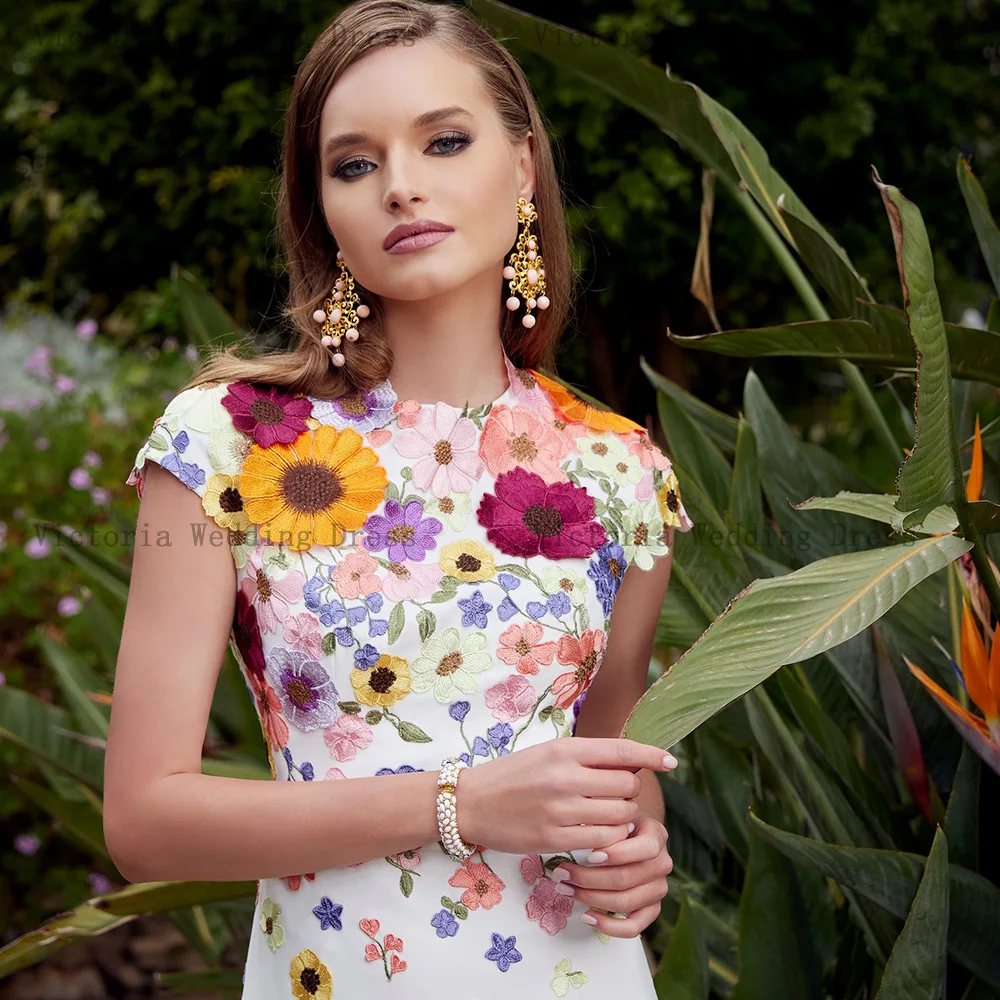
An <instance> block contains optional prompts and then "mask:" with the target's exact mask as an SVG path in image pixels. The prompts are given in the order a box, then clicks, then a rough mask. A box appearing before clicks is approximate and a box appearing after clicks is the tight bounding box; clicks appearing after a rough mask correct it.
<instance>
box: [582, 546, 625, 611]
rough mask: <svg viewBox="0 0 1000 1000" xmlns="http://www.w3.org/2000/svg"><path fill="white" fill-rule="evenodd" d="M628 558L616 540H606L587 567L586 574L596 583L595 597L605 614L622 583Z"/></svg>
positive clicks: (613, 601)
mask: <svg viewBox="0 0 1000 1000" xmlns="http://www.w3.org/2000/svg"><path fill="white" fill-rule="evenodd" d="M626 569H628V560H627V559H626V558H625V550H624V549H623V548H622V547H621V545H619V544H618V542H607V543H606V544H604V545H602V546H601V547H600V548H599V549H598V550H597V558H596V559H592V560H591V562H590V565H589V566H588V567H587V576H589V577H590V579H591V580H593V581H594V582H595V583H596V584H597V598H598V600H599V601H600V602H601V607H602V608H603V609H604V613H605V614H606V615H610V614H611V609H612V608H613V607H614V606H615V597H616V596H617V594H618V589H619V588H620V587H621V585H622V579H623V578H624V576H625V570H626Z"/></svg>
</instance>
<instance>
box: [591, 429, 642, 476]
mask: <svg viewBox="0 0 1000 1000" xmlns="http://www.w3.org/2000/svg"><path fill="white" fill-rule="evenodd" d="M580 453H581V458H582V461H583V464H584V466H585V467H586V468H587V470H588V471H591V472H593V473H596V474H597V475H598V476H601V475H603V476H604V477H605V478H607V479H608V480H609V481H610V482H611V483H613V484H617V485H618V486H619V487H622V486H628V485H633V486H634V485H635V484H636V483H638V482H639V480H640V479H641V478H642V476H643V473H644V471H645V470H644V469H643V466H642V461H641V460H640V458H639V456H638V455H636V454H634V453H633V452H630V451H629V450H628V448H626V446H625V444H624V443H623V442H622V439H621V438H620V437H618V436H617V435H616V434H607V433H602V434H596V433H595V434H590V435H588V437H587V439H586V440H585V441H584V443H583V445H582V446H581V447H580Z"/></svg>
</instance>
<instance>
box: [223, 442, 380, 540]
mask: <svg viewBox="0 0 1000 1000" xmlns="http://www.w3.org/2000/svg"><path fill="white" fill-rule="evenodd" d="M388 482H389V478H388V474H387V472H386V470H385V467H384V466H383V465H382V464H381V463H380V462H379V460H378V456H377V455H376V453H375V452H374V451H373V450H372V449H371V448H369V447H367V446H366V445H365V444H364V443H363V439H362V437H361V435H360V434H358V433H357V431H353V430H350V429H348V430H343V431H338V430H336V429H335V428H333V427H328V426H326V425H325V424H324V425H322V426H320V427H317V428H316V430H314V431H312V430H309V431H306V432H304V433H303V434H300V435H299V436H298V437H297V438H296V439H295V441H294V442H293V443H292V444H274V445H272V446H271V447H267V448H263V447H260V446H259V445H254V447H253V449H252V450H251V452H250V455H249V456H248V457H247V459H246V461H245V462H244V463H243V469H242V471H241V472H240V493H241V494H242V495H243V506H244V509H245V510H246V512H247V515H248V517H249V518H250V521H251V523H253V524H255V525H257V527H258V530H259V531H260V533H261V534H262V535H263V536H264V537H265V538H267V539H268V540H269V541H271V542H274V543H275V544H278V543H282V544H284V545H286V546H287V547H288V548H289V549H291V550H292V551H294V552H302V551H305V550H307V549H309V548H311V547H312V546H313V545H324V546H331V545H332V546H336V545H340V544H341V542H342V541H343V540H344V533H345V532H347V531H357V530H358V528H360V527H361V526H362V524H364V522H365V520H366V519H367V517H368V515H369V514H370V513H371V512H372V511H373V510H375V508H376V507H378V506H379V504H380V503H381V502H382V499H383V497H384V495H385V487H386V485H387V484H388Z"/></svg>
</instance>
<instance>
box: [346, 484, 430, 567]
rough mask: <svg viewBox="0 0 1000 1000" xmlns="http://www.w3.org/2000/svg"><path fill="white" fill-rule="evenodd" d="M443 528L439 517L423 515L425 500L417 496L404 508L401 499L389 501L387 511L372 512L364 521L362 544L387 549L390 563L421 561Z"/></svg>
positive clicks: (379, 550) (372, 549)
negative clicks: (382, 512)
mask: <svg viewBox="0 0 1000 1000" xmlns="http://www.w3.org/2000/svg"><path fill="white" fill-rule="evenodd" d="M443 527H444V525H443V524H442V523H441V522H440V521H439V520H438V519H437V518H436V517H424V503H423V501H422V500H419V499H417V498H416V497H414V498H413V499H412V500H409V501H407V504H406V506H405V507H404V506H402V505H401V504H400V502H399V501H398V500H386V502H385V513H384V514H371V515H370V516H369V518H368V520H367V521H365V524H364V530H365V536H364V538H363V539H362V544H363V545H364V547H365V548H366V549H368V550H369V551H371V552H381V551H382V549H384V548H388V550H389V551H388V553H387V556H388V558H389V561H390V562H404V561H406V560H407V559H411V560H413V561H414V562H421V561H422V560H423V558H424V556H425V555H427V550H428V549H432V548H434V545H435V540H434V536H435V535H436V534H438V532H440V531H441V529H442V528H443Z"/></svg>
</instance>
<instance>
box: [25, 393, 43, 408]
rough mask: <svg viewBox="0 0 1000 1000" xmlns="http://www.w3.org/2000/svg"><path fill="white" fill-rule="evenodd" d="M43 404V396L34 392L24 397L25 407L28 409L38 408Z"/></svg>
mask: <svg viewBox="0 0 1000 1000" xmlns="http://www.w3.org/2000/svg"><path fill="white" fill-rule="evenodd" d="M41 405H42V397H41V396H39V395H37V394H35V393H32V395H30V396H25V397H24V408H25V409H26V410H37V409H38V407H39V406H41Z"/></svg>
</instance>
